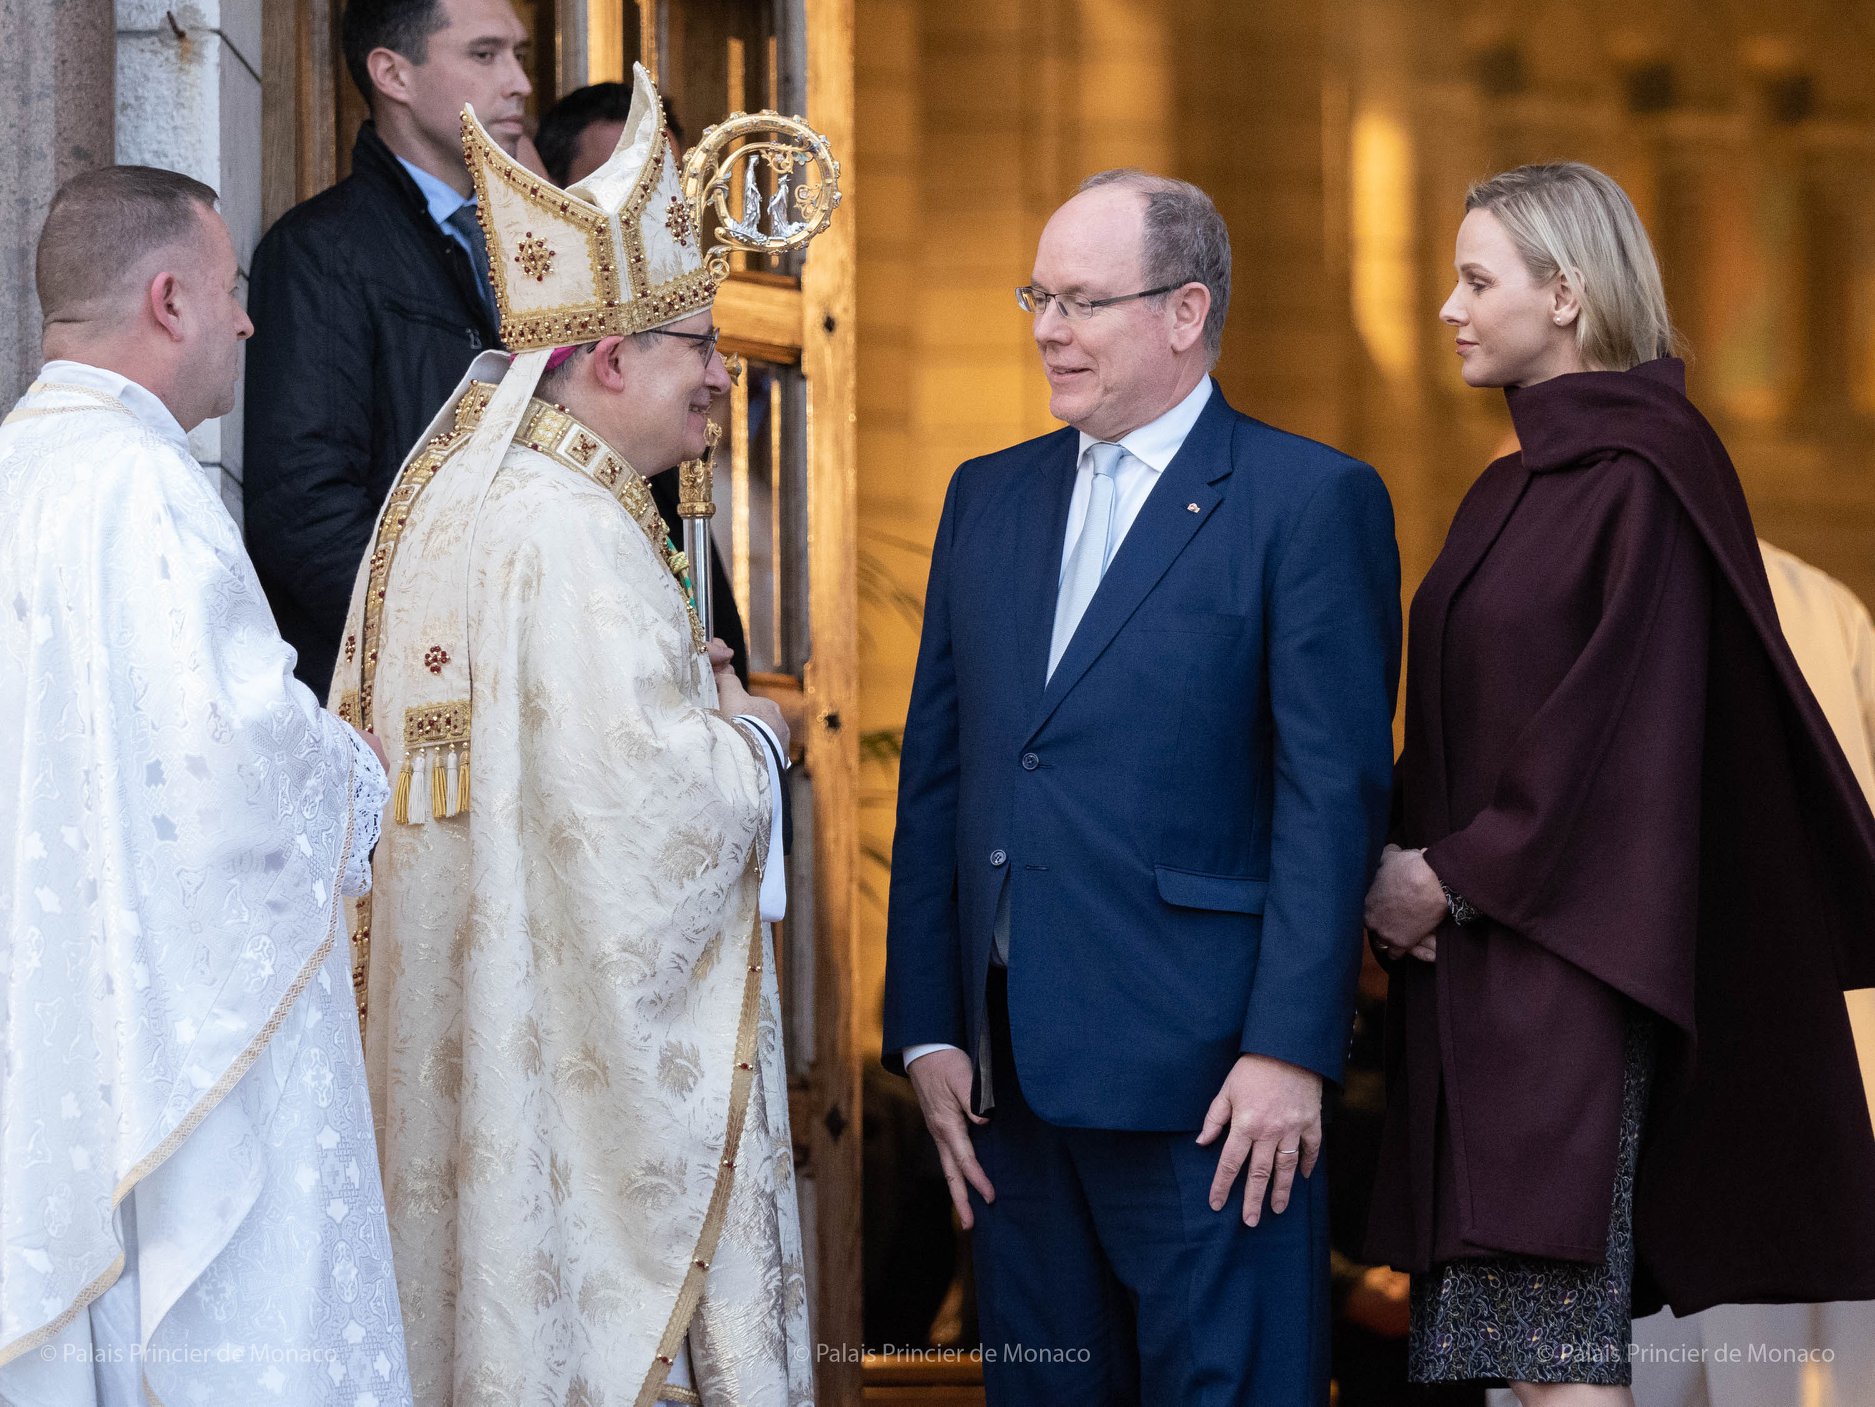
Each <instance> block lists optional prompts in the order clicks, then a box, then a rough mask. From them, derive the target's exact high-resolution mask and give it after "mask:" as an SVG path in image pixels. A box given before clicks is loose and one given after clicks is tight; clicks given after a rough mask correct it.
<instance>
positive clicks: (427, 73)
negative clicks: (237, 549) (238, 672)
mask: <svg viewBox="0 0 1875 1407" xmlns="http://www.w3.org/2000/svg"><path fill="white" fill-rule="evenodd" d="M342 36H343V45H344V51H345V61H346V64H347V66H348V67H349V68H350V70H351V74H352V78H353V80H354V81H355V82H356V83H357V84H358V86H359V88H360V89H361V90H362V91H363V93H364V95H365V99H366V101H367V102H368V103H369V104H370V107H371V115H372V120H371V121H370V122H367V123H365V125H364V126H363V127H362V128H361V129H360V130H359V133H358V140H357V143H356V145H355V146H354V147H353V148H352V170H351V174H350V175H349V176H347V177H346V178H345V179H344V180H343V181H341V182H339V184H338V185H336V186H334V187H333V188H332V189H331V190H328V191H325V192H322V193H321V194H319V195H316V196H314V197H313V198H312V199H311V200H308V201H306V202H304V203H303V204H301V205H298V206H296V207H295V208H294V209H292V210H290V211H288V212H287V213H286V214H285V215H284V216H282V217H281V218H280V220H279V222H278V223H277V224H275V225H274V227H273V228H272V230H270V231H269V232H268V234H267V236H266V238H265V239H263V240H262V241H261V243H260V247H259V249H257V250H256V251H255V254H254V267H253V275H252V279H251V282H250V285H249V292H248V311H249V314H250V316H251V317H252V319H253V322H254V326H255V336H254V338H253V341H252V342H250V343H249V346H248V359H247V407H246V409H247V415H246V450H247V452H246V458H245V464H244V467H243V500H244V508H245V512H246V520H247V542H248V551H249V553H250V555H251V556H252V557H253V559H254V565H255V567H256V569H257V570H258V571H259V573H260V579H261V584H262V585H263V586H264V587H265V588H266V591H267V597H268V600H269V601H270V602H271V603H272V605H273V612H274V617H275V619H276V620H277V621H278V622H279V626H280V633H281V634H282V635H284V636H285V637H286V639H287V641H288V642H289V643H290V644H292V645H293V647H294V648H295V649H297V650H298V651H299V664H298V667H297V673H298V674H299V677H300V678H301V679H302V680H304V681H305V682H306V684H307V685H308V686H309V687H310V688H312V690H313V691H314V692H315V693H317V694H319V695H320V696H321V697H323V696H324V694H325V692H326V688H327V685H328V683H329V681H330V679H331V675H332V667H333V661H334V659H335V657H336V655H337V651H338V646H339V636H340V634H341V633H342V632H343V630H344V624H345V610H346V606H347V604H348V603H349V602H350V599H351V591H352V579H353V577H354V575H355V574H356V572H357V569H358V563H359V561H360V560H361V559H362V557H363V556H364V554H365V552H366V550H367V549H368V547H369V544H370V540H371V534H372V525H373V523H374V521H375V520H376V517H377V512H378V509H379V507H380V506H381V505H382V504H383V502H384V499H385V497H386V495H387V494H389V492H390V489H391V484H392V481H393V479H394V478H395V477H396V474H397V469H398V466H399V465H400V464H401V463H402V462H403V459H404V456H405V455H406V454H407V453H408V452H409V450H410V448H411V446H412V445H413V444H414V443H415V442H416V439H417V437H418V435H420V434H421V433H422V432H423V430H424V427H425V426H427V425H428V424H429V422H430V419H431V417H432V416H434V415H435V414H436V411H437V409H438V408H439V407H440V406H441V405H442V404H443V401H444V400H445V399H446V398H447V397H448V395H449V393H450V391H451V390H453V389H454V388H455V385H456V383H457V381H459V380H460V379H461V378H462V374H463V372H464V371H465V370H467V369H468V365H469V363H470V362H471V361H472V360H474V358H475V354H476V353H477V352H479V351H481V350H483V349H484V348H487V347H498V346H500V337H499V327H498V325H497V321H496V315H495V306H494V296H493V290H492V289H491V288H490V286H489V283H488V254H487V248H486V246H485V244H484V243H483V240H482V234H481V229H480V226H479V225H478V224H477V223H476V218H475V203H474V198H473V186H472V184H471V182H470V180H469V173H468V168H467V166H466V165H465V164H464V162H463V157H462V145H461V139H460V135H459V121H460V119H459V116H458V114H459V113H460V112H461V110H462V105H463V104H464V103H465V102H467V103H472V104H474V107H475V111H476V114H477V116H479V117H480V118H481V120H482V124H483V126H484V127H486V128H487V129H488V132H489V134H490V135H491V136H493V137H494V138H495V139H496V140H497V141H498V142H500V143H501V144H502V145H503V146H504V147H506V148H508V149H509V150H510V151H512V150H514V149H515V148H516V147H518V146H519V144H520V143H521V141H522V137H523V129H522V125H521V124H522V114H523V110H524V107H523V105H524V103H525V101H526V98H527V95H528V92H529V91H530V87H529V83H528V79H527V73H526V69H525V65H524V60H525V55H526V48H527V30H526V29H525V28H524V27H523V25H522V24H521V21H520V20H519V19H518V18H517V17H516V15H515V13H514V8H513V6H512V5H511V4H510V3H509V0H351V2H350V3H349V4H348V5H347V6H346V8H345V16H344V20H343V25H342Z"/></svg>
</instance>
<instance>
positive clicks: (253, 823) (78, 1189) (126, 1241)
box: [0, 362, 411, 1407]
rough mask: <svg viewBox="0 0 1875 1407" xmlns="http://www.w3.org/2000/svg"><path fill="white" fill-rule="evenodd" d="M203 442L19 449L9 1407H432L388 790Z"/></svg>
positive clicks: (3, 890)
mask: <svg viewBox="0 0 1875 1407" xmlns="http://www.w3.org/2000/svg"><path fill="white" fill-rule="evenodd" d="M292 666H293V652H292V650H291V649H290V648H289V647H288V646H287V645H286V644H285V642H284V641H282V640H281V639H280V636H279V633H278V631H277V630H275V628H274V623H273V617H272V615H271V614H270V613H269V611H268V609H267V602H266V600H265V598H264V597H263V596H262V594H261V590H260V584H259V582H258V581H257V580H256V579H255V576H254V572H253V568H252V566H251V565H250V564H249V562H248V559H247V556H246V553H245V552H244V551H243V549H242V545H241V537H240V533H239V531H238V530H237V529H236V527H235V525H234V522H233V520H232V519H231V518H230V517H229V516H228V513H227V510H226V509H225V508H224V507H223V506H222V504H221V501H220V499H219V498H218V497H217V496H216V494H215V492H214V490H213V489H212V488H211V487H210V486H209V484H208V483H207V482H206V480H205V477H204V475H203V472H202V470H201V467H200V466H199V465H197V464H196V463H195V462H194V460H193V459H192V458H190V456H189V452H188V442H187V438H186V437H185V436H184V434H183V432H182V429H181V427H180V426H179V425H178V424H177V423H176V421H175V419H174V417H173V416H171V415H170V414H169V412H168V411H167V410H166V409H165V408H164V406H163V404H162V402H160V401H159V400H157V399H156V398H155V397H154V396H153V395H151V394H150V393H149V392H148V391H147V390H145V389H144V388H142V387H141V386H138V385H136V384H135V383H134V382H130V381H127V380H126V379H125V378H123V377H121V376H117V375H115V374H114V373H111V372H108V371H103V370H101V369H99V368H95V367H89V366H84V365H81V364H78V363H75V362H51V363H48V364H47V365H46V367H45V368H44V369H43V371H42V372H41V374H40V380H39V382H37V383H36V384H35V385H34V386H33V387H32V389H31V390H29V391H28V392H27V394H26V396H25V397H24V398H23V399H22V400H21V401H20V403H19V405H18V406H17V407H15V409H14V411H13V413H12V414H11V415H9V416H8V417H7V419H6V423H5V426H4V428H0V850H3V851H4V858H3V859H0V873H3V874H4V877H3V878H0V967H3V969H4V972H5V978H6V980H5V986H4V996H3V997H0V1012H3V1013H4V1015H3V1017H0V1021H3V1023H4V1024H3V1025H0V1031H3V1033H4V1034H3V1039H4V1051H3V1053H0V1183H3V1185H0V1236H3V1238H4V1252H3V1256H4V1258H3V1259H0V1402H5V1403H8V1404H27V1403H31V1404H34V1407H45V1405H46V1404H57V1407H81V1404H107V1405H108V1407H119V1404H126V1407H127V1405H128V1404H142V1403H144V1402H146V1401H147V1402H154V1403H169V1404H171V1407H186V1405H190V1404H234V1403H240V1404H257V1403H268V1404H295V1405H296V1407H326V1404H331V1407H408V1404H409V1403H410V1401H411V1397H410V1384H409V1379H408V1374H407V1371H406V1368H405V1363H404V1348H403V1331H402V1326H401V1320H400V1316H399V1312H398V1304H397V1290H396V1285H395V1282H394V1279H393V1276H392V1268H391V1257H390V1244H389V1240H390V1238H389V1232H388V1230H387V1229H386V1226H385V1219H384V1203H383V1194H382V1192H381V1191H380V1188H379V1181H378V1168H377V1160H376V1150H375V1148H374V1146H373V1141H372V1126H371V1111H370V1108H369V1106H368V1104H367V1100H366V1094H365V1081H364V1068H363V1053H362V1051H361V1049H360V1046H359V1041H358V1034H357V1028H356V1026H355V1025H354V1024H353V1022H352V1020H351V1012H352V1001H351V993H350V980H349V963H348V954H347V951H346V943H345V937H344V926H343V913H342V910H341V897H340V896H341V890H342V889H343V890H345V891H347V892H356V891H357V890H359V889H361V888H362V887H363V886H364V885H366V884H368V883H369V866H368V862H367V858H366V857H367V856H368V854H369V852H370V848H371V845H372V842H373V840H374V838H375V837H376V834H377V827H378V817H379V815H380V814H381V812H382V810H383V807H384V802H385V797H386V795H387V792H386V788H385V783H384V778H383V776H382V774H381V772H380V771H379V768H378V764H377V761H376V759H375V758H374V757H372V756H371V754H370V753H369V751H368V750H367V749H365V747H364V745H363V744H362V742H361V740H359V739H358V738H357V736H356V734H354V733H353V731H352V730H351V729H350V728H348V727H346V726H345V725H344V724H343V723H341V722H340V721H339V720H338V719H336V718H334V717H332V715H331V714H329V713H326V712H325V711H324V710H323V709H321V708H320V707H319V706H318V702H317V700H315V699H314V698H313V696H312V695H311V694H310V693H309V692H308V691H307V690H306V688H305V687H304V686H303V685H301V684H299V683H298V682H297V681H295V680H294V679H293V677H292V673H291V671H292Z"/></svg>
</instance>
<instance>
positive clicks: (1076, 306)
mask: <svg viewBox="0 0 1875 1407" xmlns="http://www.w3.org/2000/svg"><path fill="white" fill-rule="evenodd" d="M1188 281H1189V280H1187V282H1188ZM1184 286H1185V283H1184V282H1180V283H1168V284H1166V285H1165V287H1163V288H1148V289H1144V290H1142V291H1141V292H1139V293H1120V294H1116V295H1115V296H1114V297H1112V298H1083V297H1082V296H1081V295H1080V294H1078V293H1050V292H1049V291H1048V290H1047V289H1046V288H1037V287H1036V286H1035V285H1034V284H1032V283H1025V284H1023V285H1022V287H1020V288H1018V289H1017V290H1016V306H1017V307H1019V308H1021V309H1022V311H1023V312H1025V313H1034V314H1035V315H1036V316H1037V317H1039V316H1041V315H1042V314H1043V313H1045V312H1047V311H1048V305H1049V304H1050V303H1053V304H1054V305H1055V311H1056V312H1058V313H1060V314H1061V316H1062V317H1064V318H1066V319H1067V320H1068V321H1069V322H1079V321H1080V320H1081V319H1082V318H1085V317H1089V316H1091V315H1092V314H1093V313H1094V312H1095V311H1097V310H1098V309H1101V308H1111V307H1112V306H1113V305H1114V304H1115V303H1131V302H1132V301H1133V300H1134V299H1135V298H1156V297H1157V296H1158V295H1159V294H1161V293H1173V292H1176V291H1177V290H1178V289H1181V288H1183V287H1184Z"/></svg>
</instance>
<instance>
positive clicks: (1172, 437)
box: [904, 376, 1211, 1070]
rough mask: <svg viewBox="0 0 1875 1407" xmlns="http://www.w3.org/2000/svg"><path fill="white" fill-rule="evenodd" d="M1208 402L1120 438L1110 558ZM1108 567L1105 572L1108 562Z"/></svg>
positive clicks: (1085, 446) (1066, 545)
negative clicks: (1120, 455) (1120, 452)
mask: <svg viewBox="0 0 1875 1407" xmlns="http://www.w3.org/2000/svg"><path fill="white" fill-rule="evenodd" d="M1210 400H1211V378H1210V377H1208V376H1207V377H1205V378H1204V379H1203V380H1201V381H1200V382H1199V383H1198V384H1197V385H1196V386H1194V387H1192V388H1191V393H1190V394H1189V395H1187V396H1186V397H1185V399H1184V400H1182V401H1180V402H1179V403H1178V404H1177V405H1175V406H1173V407H1172V408H1171V409H1170V410H1168V411H1167V412H1166V413H1165V414H1164V415H1161V416H1160V417H1159V418H1158V419H1157V420H1149V421H1147V422H1146V423H1145V424H1144V425H1142V426H1140V427H1139V428H1138V429H1137V430H1134V431H1133V432H1132V433H1131V434H1128V435H1122V436H1121V437H1120V442H1119V443H1120V448H1121V449H1123V450H1125V451H1126V453H1125V455H1123V456H1122V457H1121V459H1120V463H1119V467H1118V468H1116V469H1115V470H1114V472H1113V480H1114V483H1113V488H1114V500H1113V555H1114V557H1118V556H1119V554H1120V544H1121V543H1123V542H1124V541H1125V540H1126V535H1127V533H1128V532H1129V531H1131V530H1132V527H1133V520H1134V519H1135V518H1137V517H1138V516H1139V510H1140V509H1141V508H1143V507H1145V506H1146V499H1147V498H1148V496H1150V495H1151V493H1152V490H1153V488H1154V487H1155V486H1156V485H1157V484H1158V482H1159V476H1160V475H1162V474H1163V473H1165V466H1166V465H1168V464H1170V463H1171V462H1172V460H1173V458H1174V457H1176V456H1177V454H1178V452H1179V450H1180V449H1182V448H1184V445H1185V437H1186V436H1187V435H1189V434H1190V433H1191V427H1192V426H1194V425H1196V424H1197V423H1198V417H1199V415H1201V414H1202V413H1203V411H1204V408H1205V406H1206V405H1207V404H1208V403H1209V402H1210ZM1099 443H1101V442H1100V441H1099V440H1097V439H1095V438H1094V437H1093V436H1092V435H1090V434H1088V433H1087V432H1086V431H1085V430H1083V431H1082V432H1081V449H1080V463H1079V467H1078V468H1076V470H1075V471H1074V497H1073V498H1071V499H1070V500H1069V501H1068V529H1067V534H1066V536H1065V537H1064V538H1063V539H1062V545H1061V560H1062V563H1063V566H1064V568H1065V566H1066V563H1067V560H1068V555H1069V554H1070V553H1071V552H1073V551H1074V540H1075V539H1076V538H1077V537H1079V536H1080V535H1081V526H1082V524H1084V523H1085V522H1086V521H1087V501H1088V499H1089V498H1091V497H1092V496H1093V492H1094V462H1093V459H1092V457H1091V456H1090V455H1089V454H1088V450H1090V449H1092V448H1093V447H1094V446H1095V445H1097V444H1099ZM1108 566H1109V567H1110V568H1111V566H1112V562H1111V560H1109V562H1108ZM1058 585H1059V583H1057V586H1058ZM956 1049H957V1047H956V1046H954V1045H951V1044H950V1043H949V1042H948V1041H932V1042H930V1043H928V1044H925V1045H910V1046H906V1047H905V1051H904V1056H905V1068H906V1069H907V1070H910V1069H911V1064H912V1061H914V1060H918V1059H921V1058H922V1057H924V1056H927V1055H929V1054H931V1052H932V1051H934V1050H956Z"/></svg>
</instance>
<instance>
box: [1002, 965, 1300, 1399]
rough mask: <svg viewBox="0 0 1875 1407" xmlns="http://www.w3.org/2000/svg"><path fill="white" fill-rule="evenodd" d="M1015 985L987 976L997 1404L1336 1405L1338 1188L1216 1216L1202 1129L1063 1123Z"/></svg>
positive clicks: (1238, 1202) (1233, 1206) (1236, 1196)
mask: <svg viewBox="0 0 1875 1407" xmlns="http://www.w3.org/2000/svg"><path fill="white" fill-rule="evenodd" d="M1006 981H1007V977H1006V974H1004V973H1003V972H1002V971H1000V970H995V969H993V970H992V972H991V974H990V1001H989V1008H990V1009H989V1017H990V1022H989V1024H990V1039H991V1061H992V1065H993V1066H994V1068H995V1070H996V1107H995V1109H994V1111H993V1112H992V1113H991V1114H990V1122H989V1123H988V1124H987V1125H984V1126H982V1127H978V1128H976V1129H974V1130H973V1138H974V1140H975V1144H976V1154H977V1159H978V1161H979V1162H981V1164H982V1165H983V1171H984V1173H985V1174H986V1175H987V1176H988V1177H989V1179H990V1184H991V1186H993V1187H994V1188H995V1190H996V1200H995V1202H993V1203H986V1202H984V1201H983V1200H982V1199H981V1198H980V1197H978V1196H977V1194H976V1193H975V1192H974V1191H973V1192H972V1193H971V1194H970V1196H971V1206H972V1210H973V1211H974V1212H975V1215H976V1230H975V1232H974V1233H973V1236H972V1247H973V1251H974V1254H975V1257H976V1271H977V1303H978V1312H979V1316H980V1322H981V1327H982V1335H983V1352H984V1363H983V1377H984V1383H985V1385H986V1387H987V1389H988V1396H989V1402H990V1407H1174V1405H1175V1407H1320V1404H1323V1403H1326V1402H1327V1401H1328V1376H1329V1356H1328V1348H1329V1344H1328V1331H1329V1330H1328V1325H1329V1282H1328V1182H1327V1176H1326V1173H1325V1171H1324V1169H1323V1168H1322V1167H1321V1166H1320V1165H1319V1164H1318V1165H1317V1167H1316V1169H1315V1173H1314V1175H1313V1176H1312V1177H1310V1178H1308V1179H1307V1180H1303V1179H1301V1178H1298V1179H1297V1181H1296V1185H1295V1189H1294V1191H1293V1192H1292V1194H1291V1199H1290V1203H1289V1206H1288V1208H1287V1210H1285V1211H1284V1212H1283V1213H1282V1214H1281V1215H1280V1216H1278V1215H1273V1214H1272V1213H1271V1212H1270V1210H1269V1208H1268V1207H1267V1206H1265V1208H1264V1211H1263V1217H1262V1219H1261V1222H1260V1223H1259V1224H1258V1225H1257V1226H1255V1227H1249V1226H1245V1225H1244V1222H1243V1183H1242V1180H1241V1178H1240V1179H1239V1181H1238V1184H1237V1186H1236V1188H1235V1189H1234V1191H1233V1194H1232V1196H1231V1198H1230V1199H1229V1200H1228V1201H1227V1202H1226V1203H1225V1205H1224V1209H1223V1210H1222V1211H1216V1212H1214V1211H1212V1210H1211V1208H1210V1204H1209V1197H1210V1190H1211V1179H1212V1176H1213V1175H1214V1173H1215V1172H1216V1170H1217V1159H1218V1148H1219V1146H1220V1145H1219V1144H1213V1145H1212V1146H1211V1147H1208V1148H1200V1147H1198V1146H1197V1142H1196V1139H1197V1132H1198V1131H1197V1130H1196V1129H1193V1130H1191V1131H1189V1132H1184V1133H1159V1132H1150V1133H1141V1132H1129V1131H1123V1130H1111V1129H1076V1128H1064V1127H1061V1126H1059V1125H1055V1124H1051V1123H1048V1122H1047V1121H1045V1120H1043V1119H1042V1118H1040V1117H1039V1116H1037V1115H1036V1113H1035V1112H1034V1111H1033V1110H1032V1109H1031V1108H1030V1107H1029V1105H1028V1102H1027V1101H1026V1100H1025V1099H1024V1098H1023V1095H1022V1087H1021V1078H1020V1074H1019V1072H1018V1071H1017V1069H1016V1064H1015V1058H1014V1055H1013V1052H1012V1051H1011V1049H1010V1042H1009V1025H1008V1005H1007V1001H1006V996H1005V992H1004V990H1003V989H1004V986H1005V983H1006Z"/></svg>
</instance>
